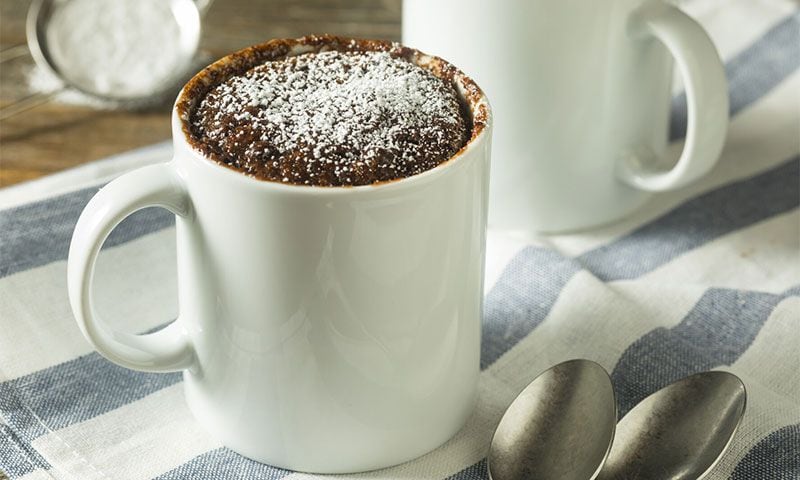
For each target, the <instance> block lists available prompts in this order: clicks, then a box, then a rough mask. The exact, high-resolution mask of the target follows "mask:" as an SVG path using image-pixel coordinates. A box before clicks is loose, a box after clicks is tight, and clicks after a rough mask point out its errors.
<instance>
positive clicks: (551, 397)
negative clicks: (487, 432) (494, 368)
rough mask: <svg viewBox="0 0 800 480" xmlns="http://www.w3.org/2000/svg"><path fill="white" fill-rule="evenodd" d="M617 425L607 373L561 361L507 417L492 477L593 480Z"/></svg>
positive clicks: (495, 443)
mask: <svg viewBox="0 0 800 480" xmlns="http://www.w3.org/2000/svg"><path fill="white" fill-rule="evenodd" d="M616 423H617V405H616V401H615V399H614V389H613V387H612V385H611V379H610V378H609V376H608V373H607V372H606V371H605V369H603V367H601V366H600V365H598V364H597V363H595V362H592V361H589V360H570V361H567V362H564V363H560V364H558V365H556V366H554V367H552V368H550V369H549V370H547V371H545V372H544V373H542V374H541V375H539V376H538V377H536V379H535V380H533V382H531V383H530V384H529V385H528V386H527V387H525V389H524V390H523V391H522V393H520V394H519V396H517V398H516V399H515V400H514V402H513V403H512V404H511V406H510V407H508V410H507V411H506V413H505V415H503V418H502V419H501V420H500V424H499V425H498V426H497V430H496V431H495V433H494V437H493V438H492V445H491V448H490V451H489V460H488V470H489V478H490V479H491V480H523V479H525V480H527V479H541V480H546V479H559V480H590V479H593V478H595V476H596V475H597V473H598V472H599V470H600V467H601V466H602V465H603V462H604V461H605V459H606V457H607V455H608V452H609V450H610V449H611V442H612V440H613V439H614V428H615V426H616Z"/></svg>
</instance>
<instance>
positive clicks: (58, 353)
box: [0, 0, 800, 480]
mask: <svg viewBox="0 0 800 480" xmlns="http://www.w3.org/2000/svg"><path fill="white" fill-rule="evenodd" d="M683 6H684V7H685V8H686V9H687V11H688V12H689V13H690V14H692V15H694V16H695V17H696V18H698V19H699V20H700V21H701V22H702V23H703V24H704V25H705V26H706V28H707V29H708V31H709V32H710V34H711V36H712V38H713V39H714V40H715V42H716V43H717V45H718V48H719V50H720V53H721V54H722V56H723V57H724V59H725V61H726V66H727V67H726V68H727V74H728V79H729V82H730V88H731V116H732V118H731V126H730V134H729V139H728V142H727V145H726V148H725V150H724V153H723V155H722V159H721V161H720V162H719V164H718V166H717V167H716V168H715V170H714V171H713V172H712V173H711V174H710V175H709V176H707V177H706V178H705V179H703V180H702V181H700V182H699V183H697V184H694V185H692V186H690V187H688V188H686V189H684V190H681V191H677V192H672V193H668V194H664V195H660V196H658V197H657V198H656V199H654V200H653V201H652V202H650V203H649V204H648V205H647V206H646V207H645V208H644V209H642V210H641V211H639V212H637V213H636V214H635V215H634V216H633V217H631V218H628V219H626V220H625V221H623V222H621V223H618V224H615V225H612V226H609V227H605V228H602V229H597V230H593V231H590V232H584V233H580V234H570V235H560V236H549V237H539V238H533V239H528V240H521V239H516V238H509V237H507V236H504V235H503V234H501V233H497V232H491V233H490V235H489V245H488V260H487V282H486V291H487V294H486V295H487V296H486V315H485V320H484V326H483V346H482V361H481V368H482V373H481V377H480V387H479V401H478V404H477V406H476V409H475V412H474V414H473V416H472V418H471V419H470V420H469V421H468V423H467V425H466V426H465V427H464V428H463V429H462V430H461V432H459V433H458V434H457V435H456V436H455V437H454V438H453V439H452V440H450V441H449V442H448V443H446V444H445V445H443V446H442V447H440V448H439V449H437V450H436V451H434V452H432V453H430V454H428V455H426V456H424V457H422V458H419V459H417V460H414V461H412V462H409V463H406V464H404V465H400V466H397V467H394V468H390V469H386V470H381V471H377V472H371V473H368V474H362V475H357V476H347V475H345V476H342V478H376V479H378V478H380V479H400V478H402V479H411V478H425V479H446V478H453V479H463V480H470V479H484V478H486V473H485V463H484V457H485V455H486V452H487V448H488V444H489V440H490V437H491V433H492V431H493V429H494V427H495V425H496V424H497V422H498V420H499V418H500V415H501V414H502V412H503V411H504V409H505V408H506V407H507V406H508V404H509V403H510V402H511V400H512V399H513V398H514V397H515V395H516V394H517V393H518V392H519V391H520V390H521V389H522V388H523V387H524V386H525V385H526V384H527V383H528V382H530V381H531V380H532V379H533V378H534V377H535V376H536V375H537V374H538V373H540V372H541V371H543V370H544V369H545V368H547V367H549V366H551V365H553V364H555V363H558V362H560V361H563V360H566V359H569V358H575V357H582V358H590V359H593V360H595V361H597V362H599V363H600V364H602V365H603V366H605V367H606V368H607V369H608V371H609V372H612V377H613V380H614V386H615V388H616V391H617V393H618V396H619V401H620V405H621V413H623V414H624V413H625V412H627V411H628V410H629V409H630V408H631V407H632V406H633V405H634V404H635V403H636V402H638V401H639V400H641V399H642V398H644V397H645V396H646V395H648V394H650V393H651V392H653V391H655V390H657V389H659V388H660V387H661V386H663V385H666V384H667V383H669V382H671V381H673V380H675V379H678V378H681V377H684V376H686V375H689V374H692V373H695V372H699V371H703V370H709V369H721V370H728V371H732V372H734V373H736V374H737V375H739V376H740V377H741V378H742V379H743V380H744V382H745V383H746V385H747V389H748V392H749V399H748V403H749V405H748V409H747V413H746V415H745V418H744V420H743V424H742V425H741V428H740V429H739V431H738V432H737V435H736V437H735V439H734V441H733V444H732V447H731V449H730V451H729V452H728V453H727V454H726V455H725V457H724V458H723V460H722V461H721V463H720V464H719V465H718V466H717V467H716V469H715V470H714V472H713V474H712V475H711V478H713V479H723V478H732V479H753V480H755V479H758V480H761V479H798V478H800V208H799V207H800V70H798V67H800V13H798V3H797V2H795V1H790V0H694V1H688V2H684V3H683ZM674 117H675V121H674V122H673V131H674V132H675V133H674V135H673V137H674V138H675V139H676V141H675V142H674V144H673V145H672V147H671V150H672V152H673V153H674V154H675V155H677V153H678V151H679V149H680V147H681V145H680V140H679V138H680V137H681V136H682V135H681V130H682V126H683V125H684V124H685V111H684V110H683V106H682V100H681V98H680V95H679V96H678V97H677V98H676V102H675V114H674ZM169 154H170V146H169V145H168V144H161V145H156V146H153V147H149V148H147V149H144V150H140V151H136V152H133V153H131V154H127V155H123V156H120V157H118V158H115V159H111V160H107V161H104V162H100V163H96V164H92V165H89V166H87V167H82V168H80V169H78V170H75V171H72V172H67V173H64V174H60V175H57V176H54V177H51V178H46V179H43V180H40V181H37V182H33V183H30V184H27V185H22V186H19V187H12V188H9V189H5V190H2V191H0V470H3V471H5V473H6V474H7V475H8V476H9V477H11V478H12V479H25V480H39V479H52V478H55V479H65V480H66V479H76V480H90V479H110V480H127V479H132V480H138V479H152V478H157V479H184V478H185V479H197V480H212V479H214V480H216V479H227V478H242V479H278V478H284V477H285V478H287V479H293V480H295V479H296V480H299V479H308V478H318V477H316V476H314V475H307V474H299V473H292V472H288V471H285V470H281V469H276V468H273V467H270V466H267V465H262V464H258V463H255V462H252V461H249V460H247V459H244V458H242V457H240V456H238V455H236V454H234V453H233V452H231V451H229V450H227V449H225V448H223V447H222V446H221V445H220V444H219V443H218V442H217V441H216V440H215V439H214V438H211V437H209V436H208V435H207V434H206V433H205V432H204V431H203V430H202V429H201V428H200V427H199V426H198V425H197V423H196V422H195V421H194V420H193V419H192V417H191V416H190V414H189V412H188V410H187V408H186V406H185V404H184V400H183V393H182V389H181V385H180V383H181V377H180V374H147V373H139V372H133V371H130V370H126V369H123V368H120V367H117V366H115V365H113V364H111V363H110V362H108V361H106V360H105V359H103V358H102V357H100V356H99V355H98V354H96V353H94V352H93V351H92V349H91V347H90V346H89V345H88V344H87V343H86V342H85V341H84V339H83V338H82V336H81V334H80V332H79V331H78V328H77V327H76V326H75V323H74V321H73V318H72V314H71V313H70V309H69V305H68V301H67V292H66V256H67V248H68V243H69V239H70V236H71V232H72V228H73V226H74V224H75V222H76V220H77V218H78V215H79V213H80V211H81V209H82V208H83V206H84V205H85V204H86V202H87V201H88V199H89V198H90V197H91V196H92V195H93V194H94V193H95V192H96V191H97V188H98V187H97V185H98V184H101V183H102V182H103V181H106V180H107V179H108V178H109V177H112V176H114V175H118V174H119V173H120V172H122V171H124V170H127V169H129V168H132V167H135V166H140V165H143V164H146V163H152V162H155V161H163V160H165V159H166V158H168V156H169ZM79 183H80V184H82V185H83V188H82V189H78V190H74V188H75V186H76V185H77V184H79ZM173 236H174V228H173V220H172V218H171V215H169V214H167V213H166V212H164V211H163V210H155V209H148V210H145V211H142V212H140V213H137V214H136V215H134V216H133V217H131V218H129V219H128V220H126V221H125V222H124V224H123V225H122V226H121V227H120V228H118V229H117V230H116V231H115V232H114V233H113V234H112V236H111V238H110V239H109V240H108V242H107V243H106V249H105V250H104V251H103V254H102V255H101V259H100V262H99V265H98V272H97V301H98V302H99V304H98V310H99V311H100V313H101V314H104V316H106V317H108V318H109V319H110V320H111V321H112V323H115V324H116V325H117V326H119V328H122V329H125V330H127V331H130V332H142V331H146V330H149V329H152V328H154V327H156V326H157V325H160V324H162V323H163V322H165V321H166V320H168V319H170V318H174V317H175V316H176V314H177V305H176V300H175V299H176V296H177V295H176V278H175V267H174V265H175V245H174V238H173ZM276 388H280V386H279V385H276ZM313 454H314V453H313V452H309V455H313ZM654 480H658V479H654Z"/></svg>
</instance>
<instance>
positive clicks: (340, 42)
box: [172, 35, 493, 194]
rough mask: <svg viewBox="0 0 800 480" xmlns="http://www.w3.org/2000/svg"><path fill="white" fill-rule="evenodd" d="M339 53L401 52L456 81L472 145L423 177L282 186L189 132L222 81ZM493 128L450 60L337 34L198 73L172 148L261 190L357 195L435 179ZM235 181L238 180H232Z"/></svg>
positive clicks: (284, 42) (177, 110) (186, 94)
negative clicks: (297, 58) (230, 162)
mask: <svg viewBox="0 0 800 480" xmlns="http://www.w3.org/2000/svg"><path fill="white" fill-rule="evenodd" d="M326 48H327V49H330V48H335V49H342V50H344V51H389V50H393V51H399V52H400V53H401V55H402V56H404V57H405V58H406V59H408V60H409V61H412V62H413V63H415V64H417V65H418V66H420V67H422V68H425V69H427V70H429V71H433V72H434V74H435V75H436V76H437V77H439V78H442V76H446V79H447V80H449V81H452V82H453V84H454V86H455V87H456V89H457V91H458V94H459V97H460V98H461V100H463V101H464V102H465V103H466V105H467V107H468V108H467V110H468V111H469V115H470V119H471V121H472V125H473V126H472V132H471V134H470V138H469V139H468V140H467V142H466V143H465V144H464V145H463V146H462V147H461V148H460V149H459V150H458V151H457V152H456V153H454V154H453V155H451V156H450V157H449V158H447V159H446V160H444V161H443V162H441V163H439V164H438V165H437V166H435V167H433V168H430V169H428V170H425V171H423V172H420V173H417V174H414V175H411V176H408V177H400V178H396V179H392V180H384V181H380V182H376V183H370V184H366V185H331V186H323V185H300V184H295V183H283V182H277V181H274V180H269V179H260V178H255V177H253V176H251V175H248V174H247V173H244V172H241V171H238V170H236V169H234V168H231V167H228V166H225V165H223V164H221V163H220V162H219V161H217V160H216V159H214V158H213V157H211V156H210V155H209V154H207V153H206V152H204V151H202V150H201V149H200V148H199V147H198V145H197V143H199V142H197V143H195V142H194V141H193V140H194V138H193V137H192V135H191V132H190V130H189V116H190V115H191V113H192V112H193V109H194V106H195V102H197V101H198V99H199V98H203V97H204V94H205V93H206V92H207V91H208V90H210V89H211V88H213V87H214V86H216V85H218V84H219V82H221V81H223V80H224V79H226V78H229V77H230V76H231V75H235V74H236V73H239V72H243V71H246V70H248V69H249V68H252V67H253V66H256V65H258V64H261V63H264V62H267V61H272V60H276V59H280V58H284V57H287V56H294V55H299V54H302V53H308V52H315V51H316V52H318V51H325V49H326ZM492 127H493V117H492V110H491V107H490V105H489V101H488V99H487V98H486V94H485V93H484V92H483V90H482V89H481V88H480V87H479V86H478V85H477V84H476V83H475V81H474V80H473V79H472V78H470V77H469V76H468V75H466V74H465V73H464V72H463V71H461V70H460V69H459V68H457V67H455V66H454V65H452V64H451V63H449V62H448V61H446V60H444V59H442V58H440V57H437V56H434V55H428V54H425V53H423V52H421V51H419V50H417V49H414V48H410V47H406V46H403V45H401V44H400V43H397V42H389V41H385V40H365V39H357V38H351V37H340V36H333V35H308V36H304V37H299V38H294V39H274V40H269V41H267V42H263V43H259V44H256V45H253V46H250V47H247V48H244V49H242V50H238V51H236V52H233V53H231V54H229V55H226V56H224V57H222V58H221V59H219V60H217V61H215V62H214V63H212V64H210V65H208V66H207V67H205V68H204V69H203V70H201V71H200V72H198V73H197V74H195V76H194V77H192V78H191V79H190V80H189V81H188V82H187V83H186V85H184V86H183V88H181V91H180V93H179V94H178V96H177V98H176V100H175V103H174V105H173V108H172V135H173V144H174V145H175V146H176V147H177V146H178V145H179V144H182V145H183V146H185V147H187V149H188V150H189V151H190V152H191V154H192V155H191V156H192V157H193V160H194V161H196V162H198V163H202V164H206V165H207V167H208V168H210V169H211V170H210V171H219V172H221V173H222V172H225V173H226V174H230V175H233V176H236V177H240V181H242V184H243V185H247V184H249V185H257V186H258V187H257V188H267V189H278V190H284V189H288V190H286V191H293V192H297V193H306V194H308V193H315V194H339V193H356V192H374V191H383V190H387V189H390V188H393V187H401V186H411V185H412V184H418V183H421V182H425V183H427V181H430V180H433V179H435V178H437V177H439V176H441V175H442V174H444V173H446V172H447V171H449V170H451V169H452V168H454V167H457V166H458V165H459V164H461V163H464V162H460V161H459V160H461V159H462V157H464V156H466V155H468V154H469V153H470V152H472V151H473V150H475V149H476V148H478V146H479V145H480V144H482V143H483V142H484V141H486V139H487V137H488V136H490V135H491V131H492ZM230 178H233V177H230Z"/></svg>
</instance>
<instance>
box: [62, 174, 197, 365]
mask: <svg viewBox="0 0 800 480" xmlns="http://www.w3.org/2000/svg"><path fill="white" fill-rule="evenodd" d="M145 207H162V208H166V209H167V210H169V211H170V212H172V213H174V214H175V215H180V216H182V217H188V216H189V215H190V214H191V201H190V199H189V195H188V192H187V191H186V188H185V186H184V184H183V181H182V179H181V178H180V176H179V175H178V173H177V172H176V171H175V169H174V168H173V167H172V165H171V164H169V163H163V164H157V165H151V166H147V167H143V168H140V169H138V170H134V171H132V172H129V173H126V174H124V175H122V176H121V177H119V178H117V179H116V180H114V181H112V182H111V183H109V184H108V185H106V186H105V187H103V188H102V189H100V191H99V192H97V194H96V195H95V196H94V197H93V198H92V199H91V200H90V201H89V204H88V205H86V208H85V209H84V210H83V213H81V216H80V218H79V219H78V224H77V225H76V226H75V232H74V233H73V235H72V243H71V244H70V247H69V257H68V260H67V287H68V289H69V301H70V305H71V306H72V312H73V314H74V315H75V319H76V320H77V322H78V326H79V327H80V328H81V331H82V332H83V335H84V336H85V337H86V338H87V340H89V342H90V343H91V344H92V346H94V348H95V349H97V351H98V352H100V354H101V355H103V356H104V357H106V358H107V359H109V360H111V361H112V362H114V363H116V364H119V365H122V366H123V367H127V368H130V369H133V370H142V371H147V372H174V371H178V370H183V369H186V368H189V367H191V366H192V365H194V364H195V360H194V359H195V355H194V348H193V346H192V344H191V341H190V340H189V336H188V333H187V332H186V331H185V329H184V328H183V326H182V324H181V322H180V320H176V321H175V322H173V323H171V324H170V325H168V326H167V327H166V328H163V329H161V330H159V331H158V332H155V333H151V334H147V335H133V334H130V333H124V332H118V331H114V330H111V329H110V328H109V327H108V326H107V325H105V323H104V322H102V321H100V320H99V319H98V318H97V314H96V313H95V311H94V308H93V304H92V278H93V276H94V265H95V262H96V260H97V255H98V253H99V252H100V247H101V246H102V245H103V242H104V241H105V239H106V238H107V237H108V235H109V234H110V233H111V231H112V230H113V229H114V228H116V226H117V225H119V223H120V222H121V221H122V220H123V219H125V217H127V216H128V215H130V214H132V213H133V212H135V211H137V210H140V209H142V208H145Z"/></svg>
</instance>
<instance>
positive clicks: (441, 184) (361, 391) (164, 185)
mask: <svg viewBox="0 0 800 480" xmlns="http://www.w3.org/2000/svg"><path fill="white" fill-rule="evenodd" d="M326 38H327V39H326V40H325V41H323V42H320V40H319V37H316V39H315V40H313V41H309V40H308V38H305V39H299V40H289V41H273V42H268V43H266V44H263V45H260V46H257V47H253V48H251V49H246V50H243V51H241V52H237V53H236V54H233V55H230V56H228V57H226V58H224V59H222V60H220V61H219V62H217V63H215V64H213V65H212V66H211V67H209V69H207V70H206V71H204V72H202V73H201V74H199V75H198V76H197V77H195V78H194V79H193V80H192V81H190V82H189V83H188V84H187V86H185V87H184V90H183V91H182V93H181V95H180V96H179V98H178V101H177V102H176V107H175V109H174V111H173V116H172V130H173V138H174V147H175V154H174V158H173V159H172V161H171V162H169V163H165V164H160V165H154V166H148V167H144V168H141V169H139V170H136V171H133V172H131V173H127V174H125V175H123V176H121V177H120V178H118V179H116V180H114V181H113V182H111V183H110V184H108V185H107V186H106V187H104V188H103V189H101V190H100V191H99V192H98V193H97V195H96V196H95V197H94V198H93V199H92V200H91V201H90V202H89V204H88V206H87V207H86V209H85V210H84V212H83V214H82V215H81V217H80V220H79V221H78V224H77V226H76V228H75V233H74V236H73V239H72V245H71V247H70V252H69V264H68V269H69V279H68V280H69V282H68V284H69V293H70V302H71V304H72V309H73V311H74V314H75V317H76V319H77V321H78V324H79V326H80V328H81V330H82V331H83V333H84V335H85V336H86V338H87V339H88V340H89V341H90V342H91V343H92V345H94V347H95V348H96V349H97V350H98V351H99V352H100V353H101V354H102V355H104V356H105V357H106V358H108V359H109V360H111V361H113V362H115V363H117V364H119V365H122V366H124V367H128V368H132V369H136V370H144V371H151V372H169V371H176V370H182V371H183V375H184V386H185V394H186V401H187V403H188V405H189V407H190V409H191V411H192V412H193V414H194V415H195V417H196V418H197V419H198V420H199V421H200V423H201V424H202V425H203V426H204V427H205V428H206V429H207V430H208V431H210V432H212V433H213V434H214V435H216V436H217V437H218V438H220V439H221V441H222V442H223V444H224V445H226V446H228V447H230V448H231V449H233V450H235V451H237V452H239V453H241V454H243V455H245V456H247V457H250V458H253V459H255V460H258V461H261V462H265V463H269V464H272V465H276V466H279V467H284V468H289V469H293V470H300V471H307V472H320V473H338V472H355V471H364V470H370V469H375V468H380V467H386V466H389V465H393V464H397V463H400V462H403V461H406V460H409V459H411V458H414V457H417V456H419V455H422V454H424V453H426V452H428V451H430V450H432V449H433V448H435V447H437V446H438V445H440V444H441V443H443V442H445V441H446V440H447V439H448V438H450V437H451V436H452V435H453V434H454V433H455V432H456V431H457V430H458V429H459V428H460V427H461V426H462V425H463V423H464V422H465V421H466V419H467V417H468V416H469V414H470V412H471V409H472V406H473V400H474V395H475V389H476V381H477V378H478V372H479V356H480V345H479V343H480V321H481V310H482V298H483V295H482V288H483V259H484V245H485V231H486V214H487V198H488V173H489V172H488V169H489V150H490V147H489V145H490V135H491V124H490V118H489V110H488V106H487V103H486V99H485V98H484V97H483V94H482V93H480V90H479V89H478V88H477V87H476V86H475V84H474V83H472V81H471V80H470V79H468V78H467V77H465V76H463V74H461V73H460V72H458V73H457V74H456V78H455V79H454V83H455V84H456V85H457V87H458V89H459V90H460V92H461V94H462V95H465V97H467V98H468V104H469V109H470V110H471V114H472V115H473V118H478V122H477V123H481V119H483V120H485V122H483V126H480V127H478V126H476V127H475V128H473V136H472V138H471V140H470V141H469V143H468V144H467V145H466V146H465V147H464V148H463V149H462V150H461V151H460V152H459V153H457V154H456V155H455V156H454V157H453V158H452V159H450V160H448V161H446V162H445V163H443V164H441V165H440V166H438V167H436V168H434V169H432V170H428V171H426V172H423V173H421V174H418V175H415V176H412V177H409V178H404V179H400V180H396V181H392V182H386V183H382V184H378V185H374V186H372V185H369V186H359V187H310V186H297V185H285V184H280V183H274V182H269V181H261V180H256V179H253V178H249V177H247V176H245V175H243V174H241V173H239V172H235V171H233V170H231V169H228V168H226V167H223V166H220V165H219V164H217V163H215V162H214V161H211V160H209V159H208V158H205V157H204V156H203V155H202V154H201V153H200V152H199V151H198V150H197V149H195V148H193V147H192V146H191V144H190V142H188V141H187V137H186V134H185V128H186V125H185V118H186V117H187V115H186V113H185V112H187V111H189V110H191V108H192V104H193V100H196V99H197V98H198V96H199V93H198V92H203V91H205V90H207V89H208V88H209V87H208V85H209V84H213V78H214V77H215V76H216V78H220V77H225V76H226V75H227V74H228V72H232V71H242V69H243V68H246V67H247V65H248V64H252V63H254V62H253V60H252V55H253V54H254V52H270V51H272V52H278V53H280V52H283V50H282V49H283V48H284V47H285V46H286V45H288V50H289V55H293V54H297V53H298V52H303V51H309V50H317V49H320V48H327V47H326V45H329V44H330V43H331V42H333V41H337V42H340V43H341V42H344V43H346V42H347V39H343V40H342V39H339V40H336V39H332V37H326ZM342 44H343V43H342ZM369 45H370V46H369V47H364V48H365V49H366V48H381V45H383V46H385V45H386V44H383V43H379V42H373V43H370V44H369ZM248 55H250V56H248ZM269 56H270V55H261V57H262V58H267V57H269ZM262 61H263V60H262ZM417 62H418V63H420V64H428V65H430V66H431V67H430V68H434V69H435V68H438V67H436V66H435V65H438V66H441V65H442V62H441V61H440V60H438V59H432V58H430V57H427V56H424V55H420V56H419V57H418V58H417ZM434 64H435V65H434ZM465 88H466V89H468V91H469V92H471V93H468V94H465ZM148 206H160V207H163V208H166V209H168V210H170V211H171V212H173V213H174V214H175V215H176V230H177V232H176V234H177V242H178V245H177V252H178V266H177V268H178V283H179V285H178V292H179V305H180V315H179V317H178V319H177V320H175V322H173V323H172V324H171V325H169V326H168V327H166V328H164V329H163V330H161V331H158V332H156V333H152V334H147V335H130V334H126V333H121V332H117V331H112V330H110V329H109V328H108V327H107V326H106V325H105V324H104V322H103V321H102V319H100V318H97V317H96V315H95V313H94V311H93V309H92V295H91V292H92V275H93V267H94V264H95V260H96V258H97V255H98V251H99V250H100V247H101V245H102V243H103V241H104V239H105V238H106V237H107V235H108V234H109V233H110V232H111V230H112V229H113V228H114V227H115V226H116V225H117V224H118V223H119V222H120V221H121V220H122V219H123V218H125V217H126V216H127V215H129V214H131V213H132V212H134V211H136V210H139V209H141V208H144V207H148ZM166 320H167V319H166V318H165V321H166Z"/></svg>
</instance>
